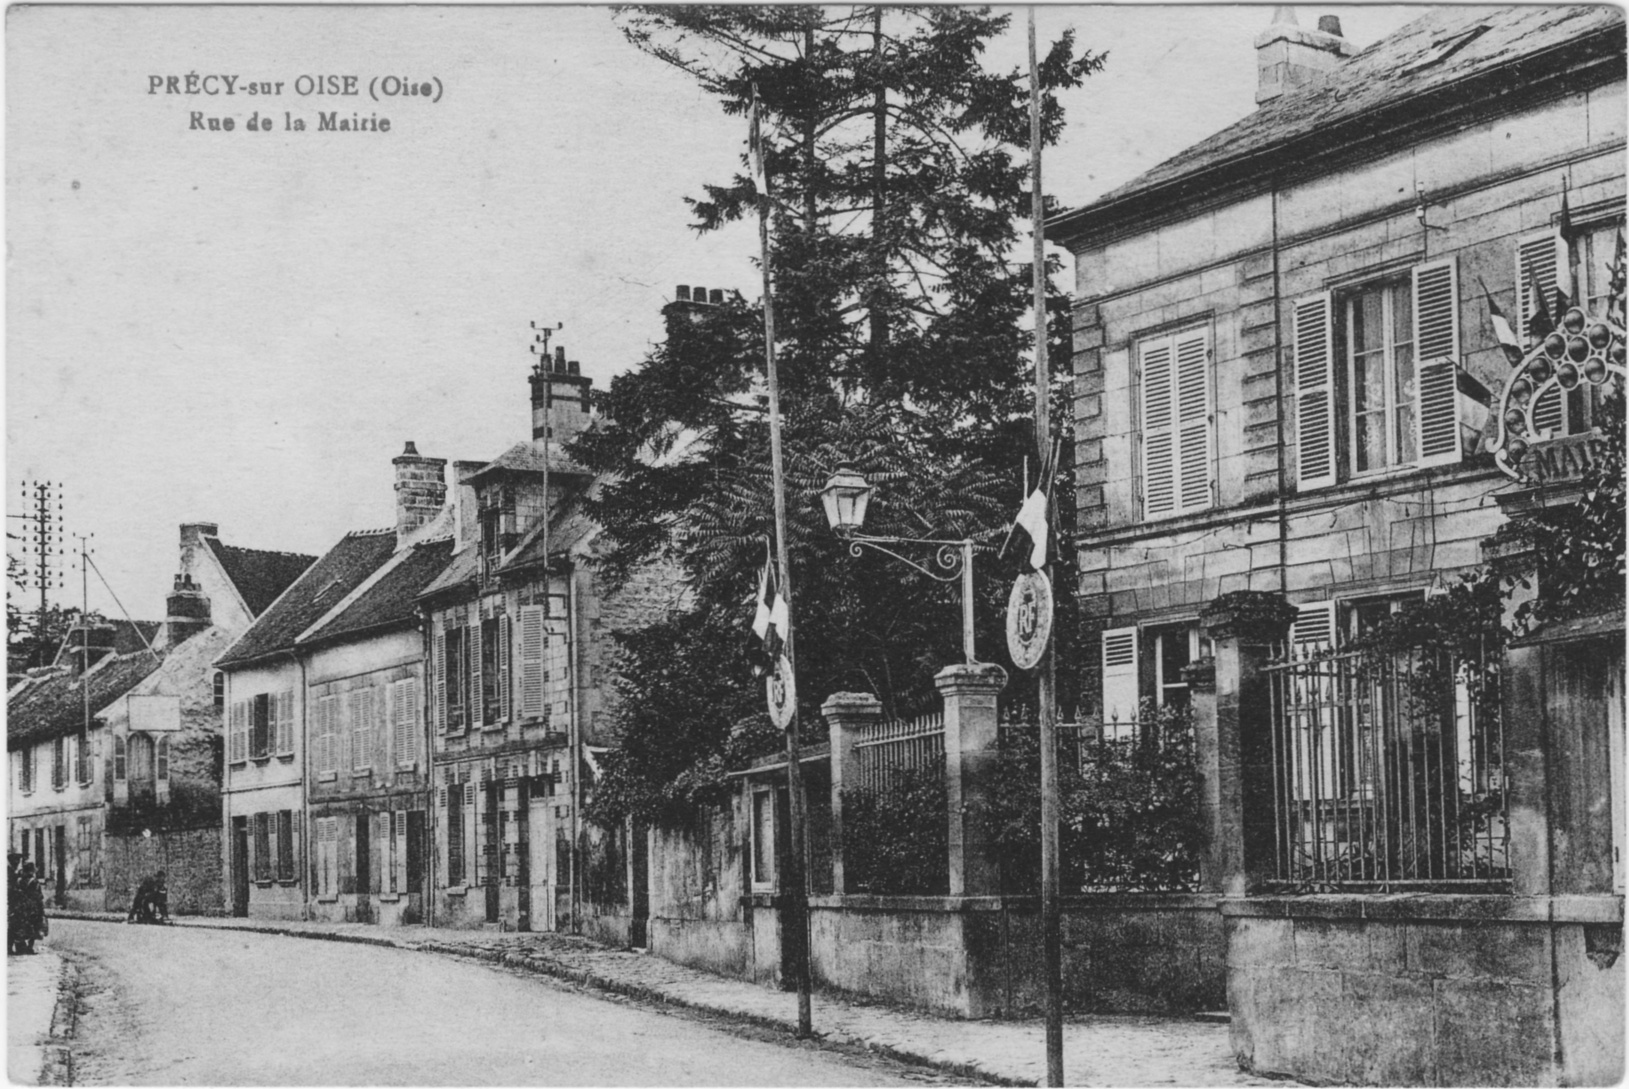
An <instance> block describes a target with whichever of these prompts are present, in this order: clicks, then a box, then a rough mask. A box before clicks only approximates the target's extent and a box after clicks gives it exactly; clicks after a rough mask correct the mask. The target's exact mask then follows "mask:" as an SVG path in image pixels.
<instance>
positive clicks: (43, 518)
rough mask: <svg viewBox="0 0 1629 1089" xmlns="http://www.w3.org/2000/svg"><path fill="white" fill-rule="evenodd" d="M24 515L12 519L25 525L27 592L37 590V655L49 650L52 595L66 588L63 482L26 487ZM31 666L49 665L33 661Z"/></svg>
mask: <svg viewBox="0 0 1629 1089" xmlns="http://www.w3.org/2000/svg"><path fill="white" fill-rule="evenodd" d="M22 495H23V504H24V513H22V514H13V515H9V516H8V517H10V518H13V519H16V520H17V521H20V522H22V523H24V528H23V530H22V531H21V532H20V533H19V534H18V539H19V540H21V541H22V553H23V568H24V572H25V573H24V576H23V583H22V588H23V589H37V590H38V591H39V593H40V604H39V610H38V611H37V612H36V613H35V617H34V639H35V653H36V654H38V653H40V652H42V651H43V650H44V649H45V637H46V630H45V629H46V617H47V615H48V614H49V612H50V602H49V592H50V591H51V590H53V589H55V590H61V589H63V587H64V586H65V585H66V578H65V576H64V574H63V571H62V557H63V547H62V546H63V543H64V542H63V536H62V534H63V524H62V482H61V481H60V480H58V481H51V480H36V481H32V482H29V483H25V484H24V485H23V491H22ZM28 664H29V665H30V666H37V665H46V664H48V663H46V662H43V661H30V662H29V663H28Z"/></svg>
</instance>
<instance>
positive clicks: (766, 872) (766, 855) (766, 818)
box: [752, 790, 775, 887]
mask: <svg viewBox="0 0 1629 1089" xmlns="http://www.w3.org/2000/svg"><path fill="white" fill-rule="evenodd" d="M752 883H753V885H754V887H764V886H769V885H773V884H774V883H775V793H774V791H772V790H755V791H753V792H752Z"/></svg>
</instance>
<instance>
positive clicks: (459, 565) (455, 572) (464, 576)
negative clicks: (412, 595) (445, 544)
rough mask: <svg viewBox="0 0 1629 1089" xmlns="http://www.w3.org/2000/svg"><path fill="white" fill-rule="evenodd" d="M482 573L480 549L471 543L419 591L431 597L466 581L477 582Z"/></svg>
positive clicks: (420, 594)
mask: <svg viewBox="0 0 1629 1089" xmlns="http://www.w3.org/2000/svg"><path fill="white" fill-rule="evenodd" d="M480 574H481V556H480V549H479V548H477V547H475V545H473V544H471V545H469V546H468V547H466V548H465V549H464V550H463V551H462V552H458V553H455V554H454V555H453V557H452V562H450V563H448V564H447V565H446V566H445V567H443V568H442V569H441V573H440V574H438V575H437V576H436V577H435V578H433V579H431V580H430V581H429V582H428V583H427V584H425V587H424V589H422V590H420V591H419V596H420V597H430V596H432V595H434V594H439V593H441V592H442V591H443V590H450V589H453V588H454V587H458V586H463V585H464V584H465V583H473V582H475V581H476V580H477V579H478V578H479V577H480Z"/></svg>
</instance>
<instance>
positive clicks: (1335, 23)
mask: <svg viewBox="0 0 1629 1089" xmlns="http://www.w3.org/2000/svg"><path fill="white" fill-rule="evenodd" d="M1318 29H1319V30H1321V31H1322V32H1323V33H1325V34H1333V35H1334V36H1335V37H1337V38H1344V37H1345V35H1344V34H1342V33H1341V17H1340V16H1339V15H1320V16H1318Z"/></svg>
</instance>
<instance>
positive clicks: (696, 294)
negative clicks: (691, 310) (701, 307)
mask: <svg viewBox="0 0 1629 1089" xmlns="http://www.w3.org/2000/svg"><path fill="white" fill-rule="evenodd" d="M690 297H691V298H692V299H694V300H695V301H696V302H699V303H704V302H706V301H707V289H706V288H705V287H698V288H694V289H693V290H692V291H691V292H690Z"/></svg>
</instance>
